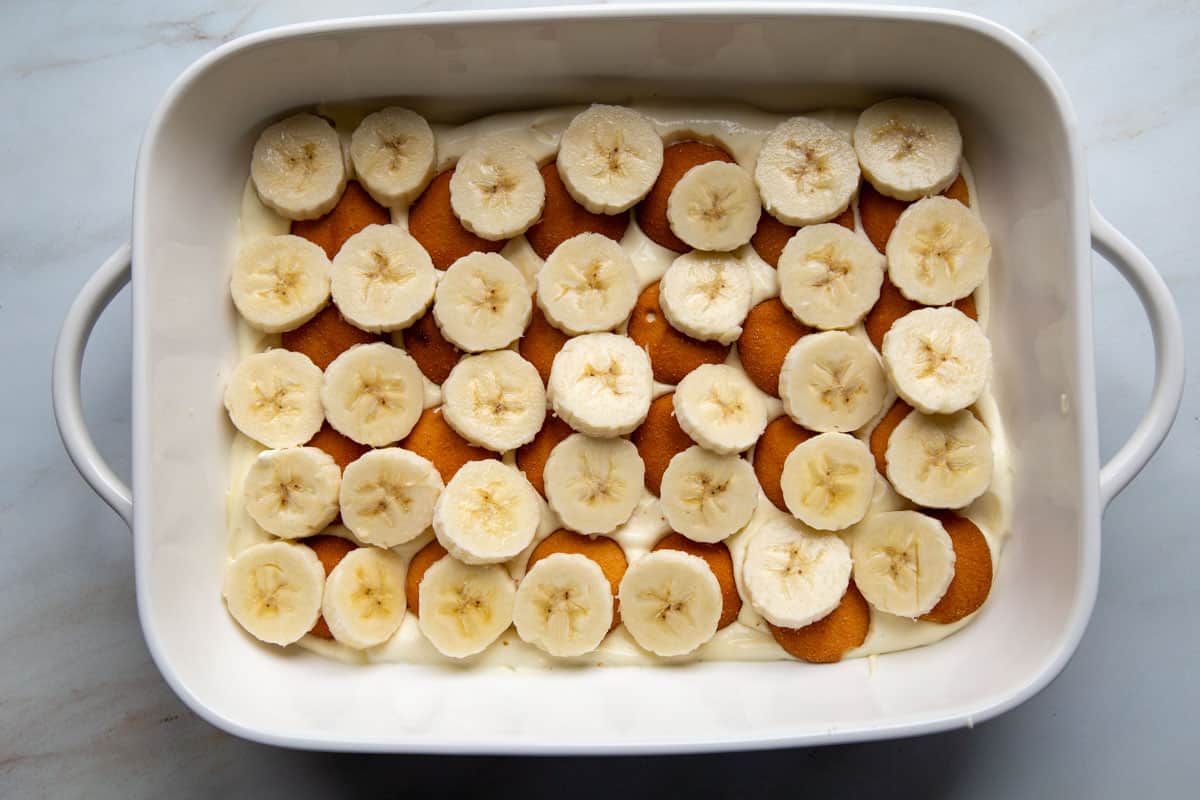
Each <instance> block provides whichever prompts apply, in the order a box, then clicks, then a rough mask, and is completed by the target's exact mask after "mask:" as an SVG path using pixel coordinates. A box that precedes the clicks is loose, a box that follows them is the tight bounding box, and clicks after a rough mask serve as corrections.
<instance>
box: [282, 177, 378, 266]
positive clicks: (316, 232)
mask: <svg viewBox="0 0 1200 800" xmlns="http://www.w3.org/2000/svg"><path fill="white" fill-rule="evenodd" d="M391 221H392V212H390V211H388V209H387V208H386V207H384V206H381V205H379V203H376V202H375V201H374V200H373V199H372V198H371V195H369V194H367V190H366V189H364V188H362V186H360V185H359V183H358V182H357V181H350V182H349V183H347V184H346V190H345V191H344V192H342V197H341V199H340V200H338V202H337V205H336V206H334V207H333V210H332V211H330V212H329V213H328V214H326V215H325V216H323V217H320V218H318V219H312V220H295V221H293V222H292V233H293V234H295V235H296V236H301V237H303V238H305V239H308V240H309V241H310V242H312V243H313V244H315V245H319V246H320V247H321V249H323V250H324V251H325V255H327V256H329V257H330V258H333V257H334V256H336V255H337V254H338V251H339V250H341V249H342V245H343V244H345V243H346V240H347V239H349V238H350V237H351V236H353V235H354V234H356V233H358V232H359V231H361V230H362V229H363V228H365V227H367V226H368V225H387V224H389V223H390V222H391Z"/></svg>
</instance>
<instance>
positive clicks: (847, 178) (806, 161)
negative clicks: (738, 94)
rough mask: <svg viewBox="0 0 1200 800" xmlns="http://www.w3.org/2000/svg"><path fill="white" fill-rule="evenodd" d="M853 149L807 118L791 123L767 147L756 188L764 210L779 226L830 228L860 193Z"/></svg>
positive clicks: (778, 130) (757, 169)
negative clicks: (825, 225)
mask: <svg viewBox="0 0 1200 800" xmlns="http://www.w3.org/2000/svg"><path fill="white" fill-rule="evenodd" d="M859 177H860V174H859V169H858V159H857V158H856V157H855V155H854V148H853V147H851V146H850V144H849V143H848V142H847V141H846V140H845V138H844V137H842V135H841V134H839V133H838V132H837V131H835V130H834V129H833V128H831V127H829V126H828V125H826V124H825V123H823V122H818V121H817V120H815V119H810V118H808V117H792V118H791V119H789V120H785V121H783V122H781V123H779V125H777V126H776V127H775V130H773V131H771V133H770V134H768V135H767V138H766V139H765V140H764V141H763V144H762V149H761V150H759V152H758V163H757V164H756V165H755V167H754V182H755V183H756V184H758V193H759V195H760V196H761V197H762V202H763V206H765V207H766V209H767V211H769V212H771V215H772V216H774V217H775V218H776V219H778V220H779V221H780V222H785V223H787V224H788V225H796V226H802V225H813V224H815V223H818V222H827V221H829V220H831V219H833V218H834V217H836V216H837V215H838V214H841V213H842V212H843V211H845V210H846V209H847V208H848V207H849V206H850V201H851V200H852V199H853V198H854V193H855V192H856V191H858V181H859Z"/></svg>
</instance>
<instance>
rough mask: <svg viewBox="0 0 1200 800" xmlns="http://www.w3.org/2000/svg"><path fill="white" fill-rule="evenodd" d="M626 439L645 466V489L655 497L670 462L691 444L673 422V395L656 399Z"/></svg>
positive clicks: (687, 437) (665, 395) (688, 438)
mask: <svg viewBox="0 0 1200 800" xmlns="http://www.w3.org/2000/svg"><path fill="white" fill-rule="evenodd" d="M629 439H630V440H631V441H632V442H633V444H634V445H635V446H636V447H637V449H638V455H640V456H641V457H642V463H643V464H645V466H646V488H647V489H649V490H650V491H651V492H653V493H654V495H655V496H656V497H657V496H658V494H659V493H660V491H661V489H662V476H663V473H664V472H666V471H667V465H668V464H670V463H671V459H672V458H674V457H675V456H676V455H678V454H679V453H682V452H683V451H684V450H687V449H688V448H689V447H691V446H692V445H694V444H695V442H693V441H692V439H691V437H690V436H688V435H687V434H686V433H684V432H683V428H681V427H679V421H678V420H676V419H675V395H674V393H670V394H664V395H662V396H661V397H656V398H655V399H654V400H653V401H652V402H651V403H650V411H649V412H647V414H646V420H645V422H643V423H642V424H641V425H639V426H638V428H637V430H635V431H634V432H633V433H632V434H631V435H630V436H629Z"/></svg>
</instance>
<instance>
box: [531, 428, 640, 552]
mask: <svg viewBox="0 0 1200 800" xmlns="http://www.w3.org/2000/svg"><path fill="white" fill-rule="evenodd" d="M543 475H544V478H543V480H544V482H545V486H546V500H547V501H548V502H549V503H550V508H552V509H554V513H556V514H558V516H559V518H561V519H562V522H563V524H564V525H566V526H567V527H568V528H571V529H572V530H576V531H579V532H580V533H611V532H612V531H614V530H616V529H617V528H618V527H619V526H621V525H624V524H625V523H626V522H628V521H629V517H630V516H632V515H633V510H634V508H636V507H637V504H638V501H639V500H641V499H642V485H643V484H644V483H645V480H646V467H645V465H644V464H643V463H642V457H641V456H640V455H638V451H637V447H635V446H634V444H633V442H631V441H629V440H628V439H619V438H617V439H593V438H592V437H590V436H584V435H583V434H581V433H573V434H571V435H570V436H568V437H567V438H566V439H563V440H562V441H561V442H559V443H558V444H556V445H555V446H554V449H553V450H551V451H550V456H549V458H547V459H546V468H545V470H544V471H543Z"/></svg>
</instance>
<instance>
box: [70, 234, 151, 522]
mask: <svg viewBox="0 0 1200 800" xmlns="http://www.w3.org/2000/svg"><path fill="white" fill-rule="evenodd" d="M130 264H131V261H130V256H129V244H128V243H126V244H124V245H122V246H121V248H120V249H119V250H117V252H115V253H113V254H112V255H111V256H109V258H108V260H107V261H105V262H104V264H103V265H102V266H101V267H100V269H98V270H96V272H95V274H94V275H92V277H90V278H88V281H87V283H85V284H84V285H83V288H82V289H80V290H79V294H78V295H77V296H76V297H75V302H73V303H71V308H70V310H69V311H67V318H66V319H65V320H64V321H63V326H62V330H61V331H60V332H59V334H58V343H57V344H56V345H55V346H54V368H53V373H52V375H51V394H52V395H53V397H54V419H55V421H56V422H57V423H58V433H59V435H60V436H61V437H62V440H63V445H64V446H65V447H66V448H67V455H69V456H70V457H71V461H72V462H73V463H74V464H75V468H76V469H77V470H79V474H80V475H82V476H83V479H84V480H85V481H87V482H88V484H89V485H90V486H91V487H92V489H93V490H94V491H95V492H96V494H98V495H100V497H101V499H103V500H104V502H106V503H108V504H109V505H110V506H112V508H113V510H114V511H116V512H117V513H118V514H120V515H121V518H122V519H123V520H125V524H126V525H129V526H130V527H132V526H133V493H132V492H131V491H130V490H129V487H128V486H126V485H125V483H124V481H122V480H121V479H120V478H118V477H117V474H116V473H115V472H113V471H112V468H111V467H110V466H108V463H107V462H105V460H104V458H103V457H101V455H100V452H99V451H98V450H97V449H96V443H95V442H93V441H92V435H91V433H89V432H88V428H87V422H86V421H85V420H84V418H83V402H82V400H81V399H80V394H79V375H80V370H81V368H82V367H83V352H84V350H85V349H86V347H87V341H88V338H89V337H90V336H91V334H92V328H93V327H94V326H95V324H96V320H97V319H98V318H99V317H100V313H101V312H102V311H104V309H105V308H106V307H107V306H108V304H109V303H110V302H112V299H113V298H114V297H116V296H117V292H119V291H121V289H122V288H123V287H124V286H125V284H127V283H129V279H130Z"/></svg>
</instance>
